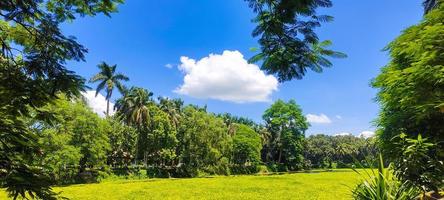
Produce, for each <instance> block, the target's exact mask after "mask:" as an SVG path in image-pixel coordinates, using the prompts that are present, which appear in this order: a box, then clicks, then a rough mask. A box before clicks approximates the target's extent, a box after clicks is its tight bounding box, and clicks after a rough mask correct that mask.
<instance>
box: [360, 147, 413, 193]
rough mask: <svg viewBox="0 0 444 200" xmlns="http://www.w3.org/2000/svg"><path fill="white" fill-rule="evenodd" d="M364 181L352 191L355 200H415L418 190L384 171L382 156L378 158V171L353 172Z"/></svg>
mask: <svg viewBox="0 0 444 200" xmlns="http://www.w3.org/2000/svg"><path fill="white" fill-rule="evenodd" d="M355 172H357V173H358V174H359V175H361V176H362V177H364V180H363V181H362V182H361V183H360V184H358V185H357V186H356V188H354V190H353V198H354V199H356V200H410V199H415V198H416V197H417V196H418V194H419V190H418V189H416V188H415V187H413V186H412V185H411V184H409V183H408V182H405V181H404V182H400V181H398V180H397V179H396V178H395V176H394V175H393V174H392V170H389V169H384V162H383V159H382V155H380V156H379V162H378V169H377V170H375V169H374V168H371V169H370V170H367V169H364V170H361V171H357V170H355Z"/></svg>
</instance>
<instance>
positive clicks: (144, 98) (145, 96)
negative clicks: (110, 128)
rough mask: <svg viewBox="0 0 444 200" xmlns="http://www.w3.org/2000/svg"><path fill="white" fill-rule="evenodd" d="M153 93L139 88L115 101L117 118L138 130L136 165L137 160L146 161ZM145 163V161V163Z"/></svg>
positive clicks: (132, 89)
mask: <svg viewBox="0 0 444 200" xmlns="http://www.w3.org/2000/svg"><path fill="white" fill-rule="evenodd" d="M152 96H153V93H152V92H149V91H148V90H146V89H143V88H139V87H132V88H131V89H129V90H126V92H125V93H124V95H123V97H121V98H120V99H118V100H117V101H116V105H115V108H116V110H117V117H118V118H120V119H121V120H123V121H124V122H125V123H126V124H127V125H130V126H135V128H136V129H137V130H138V136H137V148H136V163H137V159H138V158H141V157H143V158H144V159H146V147H147V145H148V144H147V143H146V142H147V131H146V127H147V126H148V123H149V120H150V107H151V106H152V105H154V101H153V100H152V98H151V97H152ZM145 163H146V161H145Z"/></svg>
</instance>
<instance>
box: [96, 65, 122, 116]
mask: <svg viewBox="0 0 444 200" xmlns="http://www.w3.org/2000/svg"><path fill="white" fill-rule="evenodd" d="M97 67H98V68H99V69H100V72H99V73H98V74H96V75H94V76H93V77H92V78H91V80H90V82H91V83H95V82H99V84H98V85H97V88H96V96H97V95H98V94H99V92H100V91H101V90H103V89H105V92H106V96H105V99H106V116H109V101H110V99H111V96H112V95H113V90H114V88H115V87H117V89H119V91H120V92H121V93H122V94H123V93H124V91H125V88H124V86H123V85H122V83H121V82H120V81H128V80H129V78H128V77H127V76H125V75H123V74H121V73H116V68H117V65H113V66H110V65H108V64H106V63H105V62H102V63H100V64H99V65H97Z"/></svg>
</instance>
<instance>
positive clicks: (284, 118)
mask: <svg viewBox="0 0 444 200" xmlns="http://www.w3.org/2000/svg"><path fill="white" fill-rule="evenodd" d="M115 107H116V114H115V115H114V116H108V117H106V118H100V117H99V116H98V115H97V114H96V113H94V112H93V111H92V110H91V109H90V108H89V107H88V106H87V104H86V101H85V100H82V99H76V100H74V101H73V100H68V99H67V98H65V97H64V96H63V95H59V99H58V100H56V101H55V102H54V103H53V104H49V105H47V106H46V107H44V108H43V109H42V110H43V111H45V112H48V113H52V114H53V115H54V119H53V120H51V122H47V120H39V117H37V116H34V117H32V118H31V119H29V120H28V123H29V124H28V125H29V127H31V128H32V130H33V131H34V132H35V133H36V134H37V135H38V138H39V143H40V144H41V146H42V147H43V149H41V151H40V153H39V155H40V156H39V157H37V158H36V159H35V160H34V161H35V162H36V163H35V164H36V165H37V164H38V165H41V166H45V167H44V168H45V170H46V171H47V173H48V174H51V177H52V179H53V181H55V182H57V183H59V184H66V183H76V182H88V181H96V180H97V179H100V178H101V177H105V176H107V175H109V174H116V175H138V176H146V177H197V176H205V175H215V174H217V175H229V174H251V173H257V172H259V171H262V172H273V171H294V170H302V169H311V168H335V167H352V166H353V163H354V162H355V161H356V160H360V159H365V158H366V157H368V156H371V155H373V154H374V153H375V151H376V150H375V145H374V143H373V142H372V140H367V139H364V138H357V137H354V136H326V135H316V136H310V137H308V138H305V131H306V130H307V128H308V127H309V124H308V122H307V121H306V119H305V117H304V116H303V115H302V111H301V109H300V108H299V106H298V105H297V104H296V103H295V101H293V100H290V101H288V102H284V101H282V100H278V101H276V102H275V103H274V104H272V105H271V107H270V108H269V109H267V110H266V111H265V113H264V115H263V119H264V122H263V123H262V124H259V123H256V122H254V121H252V120H249V119H246V118H242V117H235V116H232V115H230V114H228V113H226V114H214V113H211V112H208V111H207V110H206V108H205V107H198V106H195V105H184V103H183V101H182V100H180V99H168V98H158V99H154V98H153V97H152V93H150V92H149V91H147V90H146V89H143V88H138V87H133V88H130V89H126V90H124V93H123V96H122V97H121V98H120V99H118V100H117V102H116V106H115ZM42 110H40V112H41V111H42Z"/></svg>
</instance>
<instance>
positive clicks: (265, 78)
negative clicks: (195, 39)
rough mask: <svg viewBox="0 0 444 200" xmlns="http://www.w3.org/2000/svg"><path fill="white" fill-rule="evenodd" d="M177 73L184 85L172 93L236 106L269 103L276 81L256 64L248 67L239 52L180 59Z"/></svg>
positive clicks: (275, 87) (276, 87) (275, 88)
mask: <svg viewBox="0 0 444 200" xmlns="http://www.w3.org/2000/svg"><path fill="white" fill-rule="evenodd" d="M180 61H181V64H180V65H179V67H178V68H179V70H181V71H182V72H183V73H184V74H185V77H184V82H183V84H182V85H181V86H179V87H178V88H177V89H176V90H175V91H174V92H176V93H179V94H183V95H189V96H192V97H195V98H201V99H218V100H223V101H232V102H237V103H244V102H266V101H270V96H271V94H272V93H273V92H274V91H276V90H277V89H278V81H277V79H276V78H275V77H274V76H272V75H266V74H265V73H264V72H263V71H261V70H260V69H259V67H258V66H257V65H254V64H249V63H248V62H247V60H245V59H244V56H243V55H242V54H241V53H240V52H239V51H224V52H223V53H222V55H220V54H210V55H209V56H208V57H204V58H202V59H200V60H198V61H196V60H194V59H191V58H188V57H185V56H182V57H181V58H180Z"/></svg>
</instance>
